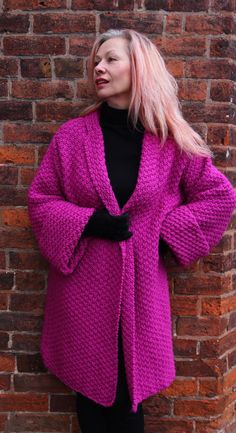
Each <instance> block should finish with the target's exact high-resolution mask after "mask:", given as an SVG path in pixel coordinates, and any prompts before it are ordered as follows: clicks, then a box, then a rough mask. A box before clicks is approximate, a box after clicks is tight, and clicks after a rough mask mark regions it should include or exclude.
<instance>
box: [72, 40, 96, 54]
mask: <svg viewBox="0 0 236 433" xmlns="http://www.w3.org/2000/svg"><path fill="white" fill-rule="evenodd" d="M93 43H94V38H91V37H84V36H81V37H77V36H76V37H71V38H70V39H69V44H70V45H69V53H70V54H72V55H76V56H88V55H89V54H90V51H91V49H92V46H93Z"/></svg>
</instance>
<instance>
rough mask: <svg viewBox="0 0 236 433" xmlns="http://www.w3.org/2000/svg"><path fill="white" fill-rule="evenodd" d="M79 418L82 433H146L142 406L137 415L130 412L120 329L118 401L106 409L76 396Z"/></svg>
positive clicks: (85, 398) (140, 405) (81, 396)
mask: <svg viewBox="0 0 236 433" xmlns="http://www.w3.org/2000/svg"><path fill="white" fill-rule="evenodd" d="M76 397H77V398H76V403H77V416H78V420H79V424H80V429H81V432H82V433H144V416H143V408H142V404H141V403H140V404H139V405H138V410H137V412H136V413H133V412H130V408H131V402H130V398H129V393H128V388H127V382H126V375H125V366H124V357H123V349H122V337H121V329H120V328H119V368H118V383H117V390H116V399H115V402H114V404H113V405H112V406H110V407H105V406H102V405H100V404H98V403H95V402H94V401H93V400H90V399H89V398H87V397H85V396H83V395H82V394H80V393H77V394H76Z"/></svg>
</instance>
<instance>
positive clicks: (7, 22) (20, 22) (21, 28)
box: [0, 13, 29, 33]
mask: <svg viewBox="0 0 236 433" xmlns="http://www.w3.org/2000/svg"><path fill="white" fill-rule="evenodd" d="M28 30H29V16H28V15H15V14H14V15H12V14H4V13H3V14H1V15H0V32H1V33H10V32H12V33H27V32H28Z"/></svg>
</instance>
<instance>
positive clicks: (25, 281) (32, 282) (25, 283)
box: [16, 270, 45, 292]
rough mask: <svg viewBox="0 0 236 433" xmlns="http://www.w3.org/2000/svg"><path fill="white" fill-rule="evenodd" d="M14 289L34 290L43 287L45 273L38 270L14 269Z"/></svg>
mask: <svg viewBox="0 0 236 433" xmlns="http://www.w3.org/2000/svg"><path fill="white" fill-rule="evenodd" d="M16 289H17V290H22V291H30V292H32V291H36V292H38V291H39V290H43V289H45V274H44V273H42V272H40V271H34V272H32V271H29V272H28V271H20V270H17V271H16Z"/></svg>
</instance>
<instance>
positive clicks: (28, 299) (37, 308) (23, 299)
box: [9, 293, 44, 316]
mask: <svg viewBox="0 0 236 433" xmlns="http://www.w3.org/2000/svg"><path fill="white" fill-rule="evenodd" d="M43 307H44V295H42V294H41V295H36V294H32V293H30V294H27V295H25V294H21V293H14V294H12V295H11V302H10V307H9V310H11V311H24V312H31V313H32V314H34V315H36V316H38V315H41V314H42V313H43Z"/></svg>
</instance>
